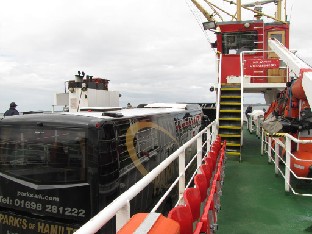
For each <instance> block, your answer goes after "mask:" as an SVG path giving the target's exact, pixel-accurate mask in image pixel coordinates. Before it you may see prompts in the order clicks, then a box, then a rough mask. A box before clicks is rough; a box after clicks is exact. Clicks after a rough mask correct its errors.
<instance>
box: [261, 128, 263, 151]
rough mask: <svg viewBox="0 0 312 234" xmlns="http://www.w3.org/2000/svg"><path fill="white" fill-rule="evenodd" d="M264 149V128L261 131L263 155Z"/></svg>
mask: <svg viewBox="0 0 312 234" xmlns="http://www.w3.org/2000/svg"><path fill="white" fill-rule="evenodd" d="M263 149H264V130H263V129H262V131H261V155H262V156H263Z"/></svg>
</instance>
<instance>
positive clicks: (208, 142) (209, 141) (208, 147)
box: [207, 128, 211, 151]
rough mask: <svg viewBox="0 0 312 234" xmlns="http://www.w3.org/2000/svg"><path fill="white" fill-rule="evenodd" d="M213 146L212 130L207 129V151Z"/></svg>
mask: <svg viewBox="0 0 312 234" xmlns="http://www.w3.org/2000/svg"><path fill="white" fill-rule="evenodd" d="M210 145H211V130H210V128H207V151H208V150H209V149H210Z"/></svg>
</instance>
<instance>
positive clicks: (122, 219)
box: [116, 200, 130, 233]
mask: <svg viewBox="0 0 312 234" xmlns="http://www.w3.org/2000/svg"><path fill="white" fill-rule="evenodd" d="M129 219H130V201H129V200H127V204H126V205H125V206H123V207H122V208H121V209H120V210H118V211H117V213H116V233H117V232H118V231H119V229H121V228H122V227H123V226H124V225H125V224H126V223H127V222H128V221H129Z"/></svg>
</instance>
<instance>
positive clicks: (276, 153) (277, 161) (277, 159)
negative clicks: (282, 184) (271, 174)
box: [274, 141, 280, 175]
mask: <svg viewBox="0 0 312 234" xmlns="http://www.w3.org/2000/svg"><path fill="white" fill-rule="evenodd" d="M279 148H280V147H279V144H277V141H275V147H274V150H275V158H274V163H275V175H278V165H279Z"/></svg>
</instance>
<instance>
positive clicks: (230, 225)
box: [217, 130, 312, 234]
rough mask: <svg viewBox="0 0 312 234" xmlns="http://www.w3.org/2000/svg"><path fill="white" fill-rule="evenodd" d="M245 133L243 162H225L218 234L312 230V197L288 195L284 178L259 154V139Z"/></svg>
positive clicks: (304, 231)
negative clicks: (276, 174) (277, 174)
mask: <svg viewBox="0 0 312 234" xmlns="http://www.w3.org/2000/svg"><path fill="white" fill-rule="evenodd" d="M244 134H245V135H244V146H243V149H242V162H241V163H239V162H238V161H237V160H233V158H228V160H227V162H226V164H225V165H226V166H225V179H224V186H223V189H222V191H223V195H222V197H221V211H220V212H219V213H218V224H219V229H218V231H217V233H218V234H231V233H239V234H247V233H251V234H256V233H274V234H276V233H283V234H285V233H312V197H302V196H297V195H293V194H290V195H287V194H286V193H285V191H284V180H283V177H282V176H281V175H279V176H278V177H276V176H275V174H274V166H273V164H272V165H270V164H268V162H267V156H266V155H264V156H261V154H260V140H259V139H258V138H257V137H256V135H255V134H253V135H251V134H249V133H248V132H247V131H246V130H245V131H244ZM311 186H312V185H311Z"/></svg>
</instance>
